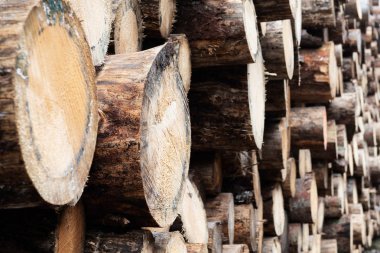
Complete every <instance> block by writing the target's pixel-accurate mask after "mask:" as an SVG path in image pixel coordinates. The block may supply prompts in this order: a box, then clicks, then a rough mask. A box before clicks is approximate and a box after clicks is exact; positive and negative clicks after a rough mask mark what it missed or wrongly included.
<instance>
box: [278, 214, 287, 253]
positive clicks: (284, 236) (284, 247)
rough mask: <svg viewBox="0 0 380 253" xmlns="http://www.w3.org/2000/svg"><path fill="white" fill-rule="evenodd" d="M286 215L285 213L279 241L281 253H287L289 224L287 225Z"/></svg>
mask: <svg viewBox="0 0 380 253" xmlns="http://www.w3.org/2000/svg"><path fill="white" fill-rule="evenodd" d="M288 221H289V220H288V215H287V213H286V212H285V219H284V231H283V232H282V235H280V237H279V240H280V244H281V251H282V252H283V253H289V238H288V236H289V223H288Z"/></svg>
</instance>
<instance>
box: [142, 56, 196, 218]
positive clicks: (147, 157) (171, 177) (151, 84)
mask: <svg viewBox="0 0 380 253" xmlns="http://www.w3.org/2000/svg"><path fill="white" fill-rule="evenodd" d="M162 57H164V56H162ZM162 57H157V59H156V62H154V63H153V65H152V68H151V69H150V72H149V76H148V80H147V83H146V85H145V91H144V98H143V107H142V112H141V123H140V127H141V145H142V147H141V160H140V163H141V176H142V178H143V185H144V194H145V199H146V201H147V204H148V207H149V209H150V212H151V214H152V216H153V218H154V219H155V220H156V221H157V223H158V224H159V225H160V224H168V219H171V221H173V220H174V219H175V217H176V216H177V208H169V207H176V206H177V205H173V203H179V202H180V199H181V197H182V189H183V188H184V185H183V183H184V180H185V178H186V176H187V173H188V168H189V163H188V161H189V159H190V119H189V116H188V115H189V112H188V106H187V103H186V101H184V100H183V97H184V89H183V87H179V86H183V84H182V81H180V80H178V79H180V78H181V77H180V75H179V73H178V71H177V70H176V67H175V66H174V63H171V64H169V65H168V66H166V68H164V69H162V66H161V65H162V64H161V63H162V62H164V61H165V60H166V59H161V58H162ZM157 77H160V78H157ZM173 168H182V169H173ZM178 179H181V180H178ZM169 223H171V222H169Z"/></svg>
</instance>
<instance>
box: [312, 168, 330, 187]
mask: <svg viewBox="0 0 380 253" xmlns="http://www.w3.org/2000/svg"><path fill="white" fill-rule="evenodd" d="M313 172H314V175H315V181H316V184H317V189H318V192H325V191H326V190H327V188H328V183H329V182H328V179H329V168H328V164H327V162H324V161H313Z"/></svg>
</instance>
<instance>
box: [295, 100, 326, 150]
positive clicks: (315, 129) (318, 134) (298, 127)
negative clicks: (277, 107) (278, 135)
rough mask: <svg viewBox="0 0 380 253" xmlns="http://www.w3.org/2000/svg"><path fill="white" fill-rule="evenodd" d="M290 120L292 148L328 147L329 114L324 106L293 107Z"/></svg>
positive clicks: (316, 148) (321, 148) (317, 148)
mask: <svg viewBox="0 0 380 253" xmlns="http://www.w3.org/2000/svg"><path fill="white" fill-rule="evenodd" d="M289 121H290V122H289V124H290V128H291V146H292V149H296V150H298V149H305V148H310V149H314V150H324V149H326V146H327V115H326V108H325V107H324V106H315V107H299V108H292V109H291V112H290V118H289Z"/></svg>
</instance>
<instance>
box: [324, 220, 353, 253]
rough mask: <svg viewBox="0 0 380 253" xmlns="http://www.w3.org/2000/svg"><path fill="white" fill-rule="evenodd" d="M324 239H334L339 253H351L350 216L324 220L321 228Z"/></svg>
mask: <svg viewBox="0 0 380 253" xmlns="http://www.w3.org/2000/svg"><path fill="white" fill-rule="evenodd" d="M323 233H324V236H323V237H324V239H336V240H337V244H338V249H339V252H351V249H352V247H353V241H352V228H351V216H350V215H343V216H342V217H341V218H339V219H331V220H326V221H325V224H324V226H323Z"/></svg>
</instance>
